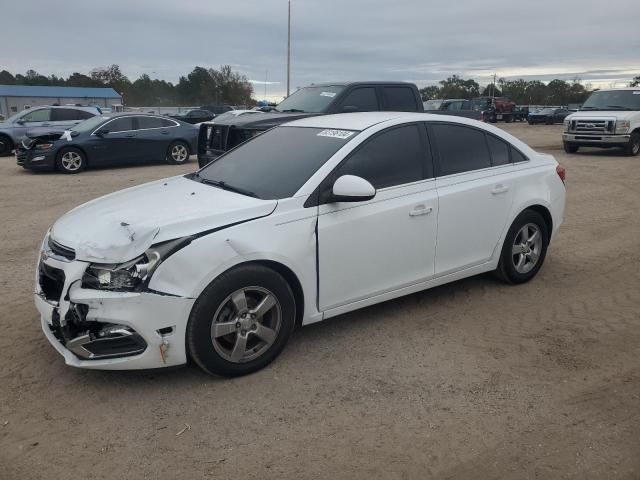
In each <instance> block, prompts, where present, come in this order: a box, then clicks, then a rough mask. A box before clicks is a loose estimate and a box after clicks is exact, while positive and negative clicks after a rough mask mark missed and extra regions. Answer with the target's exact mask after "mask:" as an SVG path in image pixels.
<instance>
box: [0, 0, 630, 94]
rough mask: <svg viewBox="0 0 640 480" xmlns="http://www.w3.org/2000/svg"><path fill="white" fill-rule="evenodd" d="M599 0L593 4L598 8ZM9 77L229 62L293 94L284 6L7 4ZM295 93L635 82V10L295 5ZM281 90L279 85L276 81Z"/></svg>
mask: <svg viewBox="0 0 640 480" xmlns="http://www.w3.org/2000/svg"><path fill="white" fill-rule="evenodd" d="M596 3H597V5H596ZM3 4H4V5H3V7H2V12H3V14H2V18H3V22H2V27H1V32H2V33H1V34H0V38H2V39H3V40H4V45H5V48H3V49H2V53H0V69H7V70H9V71H11V72H13V73H16V72H24V71H26V70H27V69H29V68H33V69H35V70H37V71H38V72H40V73H42V74H47V75H48V74H51V73H55V74H57V75H64V76H67V75H69V74H71V73H72V72H74V71H79V72H82V73H86V72H88V71H90V70H91V69H92V68H94V67H99V66H106V65H110V64H112V63H117V64H119V65H120V66H121V68H122V70H123V71H124V73H125V74H126V75H127V76H129V78H130V79H131V80H135V78H137V77H138V76H139V75H140V74H141V73H144V72H146V73H149V75H150V76H151V77H152V78H161V79H165V80H168V81H171V82H176V81H177V80H178V78H179V76H180V75H185V74H186V73H188V72H189V71H191V69H192V68H193V67H194V66H195V65H200V66H204V67H217V66H219V65H222V64H230V65H233V66H234V68H235V69H237V70H239V71H240V72H241V73H243V74H245V75H246V76H247V77H248V78H249V79H251V80H253V81H254V82H255V83H254V88H255V91H256V97H258V98H260V97H262V96H263V94H264V81H265V78H266V80H267V82H269V84H268V90H267V94H268V95H269V96H271V95H279V94H282V93H283V92H284V91H285V89H286V40H287V38H286V35H287V30H286V28H287V0H172V1H168V0H103V1H94V0H56V1H55V2H50V1H46V0H39V1H36V0H20V1H14V0H6V1H5V2H3ZM292 5H293V7H292V11H293V15H292V17H293V33H292V75H291V76H292V79H291V84H292V88H295V87H296V86H303V85H307V84H309V83H312V82H320V81H330V80H350V79H351V80H357V79H360V80H362V79H364V80H384V79H394V80H408V81H413V82H416V83H417V84H418V85H419V86H424V85H429V84H434V83H436V82H437V81H438V80H441V79H443V78H446V77H447V76H449V75H451V74H454V73H456V74H459V75H462V76H464V77H472V78H474V79H475V80H476V81H478V82H479V83H480V84H486V83H489V81H490V77H491V76H492V75H493V73H494V72H496V73H497V74H498V77H501V76H502V77H507V78H520V77H522V78H527V79H533V78H537V79H540V80H543V81H548V80H551V79H553V78H563V79H571V78H574V77H576V76H577V77H580V78H581V79H582V80H583V81H584V82H585V83H588V82H590V83H592V84H593V85H594V86H609V85H612V84H613V83H614V82H616V85H617V86H623V84H625V83H627V82H628V81H629V79H630V78H631V77H633V76H635V75H640V53H639V52H640V27H639V26H638V11H639V10H640V4H639V2H638V0H608V1H606V2H592V1H589V0H553V1H551V0H535V1H524V0H447V1H439V2H433V1H429V0H292ZM271 82H274V83H271Z"/></svg>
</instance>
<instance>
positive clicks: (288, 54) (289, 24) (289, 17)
mask: <svg viewBox="0 0 640 480" xmlns="http://www.w3.org/2000/svg"><path fill="white" fill-rule="evenodd" d="M290 85H291V0H289V16H288V28H287V97H288V96H289V93H291V89H290Z"/></svg>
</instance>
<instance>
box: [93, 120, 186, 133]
mask: <svg viewBox="0 0 640 480" xmlns="http://www.w3.org/2000/svg"><path fill="white" fill-rule="evenodd" d="M136 117H151V118H159V119H160V120H169V121H170V122H173V123H174V125H170V126H167V127H153V128H138V129H137V130H118V131H117V132H109V133H126V132H142V131H145V130H161V129H163V128H176V127H179V126H180V124H179V123H178V122H176V121H175V120H174V119H172V118H167V117H162V116H160V115H121V116H119V117H115V118H112V119H111V120H108V121H107V122H106V123H103V124H102V125H101V126H100V127H98V128H96V129H95V130H94V131H93V132H91V135H95V133H96V132H97V131H98V130H101V129H102V128H104V126H105V125H109V124H110V123H111V122H113V121H115V120H119V119H121V118H136Z"/></svg>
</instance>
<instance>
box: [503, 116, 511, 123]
mask: <svg viewBox="0 0 640 480" xmlns="http://www.w3.org/2000/svg"><path fill="white" fill-rule="evenodd" d="M503 118H504V121H505V123H511V122H513V117H512V116H511V115H505V116H504V117H503Z"/></svg>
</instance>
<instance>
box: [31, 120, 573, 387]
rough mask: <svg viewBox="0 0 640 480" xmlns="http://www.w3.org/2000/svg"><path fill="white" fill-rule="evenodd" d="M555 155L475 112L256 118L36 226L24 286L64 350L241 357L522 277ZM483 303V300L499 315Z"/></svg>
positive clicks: (205, 359) (255, 362) (136, 356)
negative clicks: (169, 173) (159, 175)
mask: <svg viewBox="0 0 640 480" xmlns="http://www.w3.org/2000/svg"><path fill="white" fill-rule="evenodd" d="M564 204H565V187H564V169H563V168H562V167H561V166H559V165H558V163H557V162H556V161H555V160H554V158H553V157H552V156H550V155H544V154H539V153H537V152H535V151H534V150H532V149H531V148H529V147H528V146H527V145H525V144H524V143H522V142H521V141H519V140H518V139H516V138H514V137H513V136H511V135H509V134H508V133H506V132H504V131H502V130H499V129H498V128H495V127H493V126H490V125H485V124H481V123H479V122H476V121H473V120H468V119H465V118H459V117H446V118H445V117H442V116H440V115H429V114H419V113H401V112H370V113H353V114H342V115H330V116H318V117H311V118H305V119H302V120H298V121H294V122H292V123H289V124H286V125H283V126H279V127H276V128H273V129H271V130H268V131H267V132H265V133H263V134H262V135H259V136H257V137H255V138H253V139H251V140H250V141H248V142H246V143H244V144H242V145H241V146H239V147H237V148H236V149H234V150H231V151H229V152H228V153H226V154H224V155H223V156H221V157H220V158H218V159H217V160H216V161H215V162H212V163H211V164H209V165H207V166H206V167H205V168H203V169H201V170H200V171H198V172H197V173H192V174H188V175H186V176H179V177H173V178H169V179H166V180H160V181H156V182H152V183H148V184H146V185H141V186H138V187H133V188H129V189H127V190H123V191H121V192H116V193H113V194H110V195H107V196H105V197H102V198H98V199H96V200H93V201H91V202H88V203H86V204H84V205H81V206H80V207H78V208H76V209H74V210H72V211H70V212H69V213H67V214H66V215H64V216H63V217H61V218H60V219H59V220H58V221H57V222H55V224H54V225H53V226H52V228H51V230H50V231H49V232H48V233H47V235H46V237H45V239H44V242H43V245H42V252H41V257H40V260H39V262H38V268H37V275H36V277H37V278H36V285H35V289H36V293H35V302H36V306H37V308H38V310H39V311H40V314H41V317H42V328H43V330H44V333H45V335H46V337H47V338H48V339H49V341H50V342H51V343H52V344H53V346H54V347H55V348H56V349H57V350H58V352H60V353H61V354H62V355H63V356H64V358H65V361H66V363H67V364H69V365H73V366H76V367H84V368H95V369H143V368H145V369H146V368H156V367H163V366H172V365H180V364H184V363H186V362H187V358H188V357H191V358H192V359H193V360H194V361H195V362H196V363H197V364H198V365H199V366H200V367H202V368H203V369H204V370H206V371H207V372H210V373H214V374H219V375H224V376H237V375H242V374H246V373H250V372H253V371H256V370H258V369H260V368H262V367H264V366H265V365H267V364H268V363H269V362H271V361H272V360H273V359H274V358H275V357H276V356H277V355H278V354H279V353H280V352H281V351H282V349H283V348H284V346H285V344H286V343H287V341H288V339H289V336H290V335H291V332H292V331H293V328H294V326H295V325H296V324H302V325H307V324H310V323H314V322H319V321H321V320H325V319H327V318H330V317H334V316H336V315H340V314H342V313H345V312H349V311H351V310H356V309H358V308H362V307H365V306H367V305H372V304H375V303H378V302H383V301H385V300H389V299H392V298H395V297H399V296H402V295H407V294H410V293H413V292H417V291H420V290H423V289H427V288H431V287H434V286H437V285H441V284H444V283H447V282H452V281H454V280H458V279H461V278H464V277H469V276H471V275H477V274H480V273H483V272H488V271H495V272H496V273H497V274H498V275H499V277H501V278H502V279H504V280H505V281H507V282H509V283H523V282H527V281H528V280H530V279H532V278H533V277H534V276H535V275H536V273H537V272H538V270H539V269H540V267H541V266H542V264H543V262H544V259H545V255H546V252H547V247H548V245H549V242H550V241H551V240H552V238H553V237H554V235H555V234H556V232H557V231H558V228H559V227H560V224H561V223H562V218H563V211H564ZM504 313H505V312H503V311H502V310H501V309H500V307H499V306H496V314H498V315H504Z"/></svg>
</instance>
